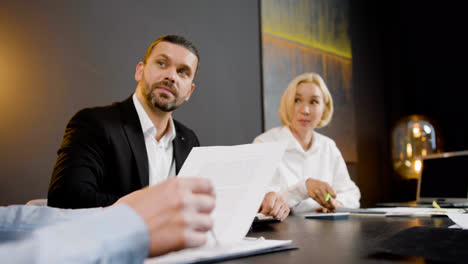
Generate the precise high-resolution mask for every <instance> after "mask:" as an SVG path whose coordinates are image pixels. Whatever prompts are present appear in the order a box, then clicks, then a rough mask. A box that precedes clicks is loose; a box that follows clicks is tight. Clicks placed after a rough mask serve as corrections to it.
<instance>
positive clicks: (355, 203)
mask: <svg viewBox="0 0 468 264" xmlns="http://www.w3.org/2000/svg"><path fill="white" fill-rule="evenodd" d="M283 140H285V141H288V146H287V148H286V152H285V154H284V156H283V160H282V162H281V164H280V166H279V168H278V169H277V170H276V172H275V175H274V176H273V179H272V182H271V183H270V186H269V190H270V191H275V192H283V193H287V196H288V203H289V207H290V208H291V209H292V212H294V213H300V212H306V211H311V210H314V209H316V208H319V207H321V206H320V204H318V203H317V202H316V201H315V200H313V199H312V198H310V197H309V196H308V194H307V187H306V185H305V182H306V180H307V179H308V178H312V179H316V180H320V181H324V182H327V183H328V184H330V186H331V187H332V188H333V189H334V190H335V192H336V195H337V196H336V200H338V201H340V202H342V203H343V205H344V207H348V208H358V207H359V199H360V198H361V193H360V191H359V188H358V187H357V186H356V184H355V183H354V182H353V181H352V180H351V178H350V177H349V173H348V169H347V168H346V164H345V162H344V159H343V157H342V156H341V152H340V151H339V150H338V148H337V147H336V144H335V142H334V141H333V140H332V139H331V138H329V137H327V136H325V135H322V134H319V133H317V132H315V131H314V136H313V142H312V146H311V147H310V148H309V150H307V151H304V149H303V148H302V146H301V144H300V143H299V142H298V141H297V140H296V138H295V137H294V135H293V134H292V132H291V131H290V130H289V128H288V127H276V128H272V129H270V130H268V131H266V132H265V133H263V134H261V135H259V136H258V137H256V138H255V140H254V142H253V143H263V142H272V141H283Z"/></svg>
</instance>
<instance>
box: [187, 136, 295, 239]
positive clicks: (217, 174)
mask: <svg viewBox="0 0 468 264" xmlns="http://www.w3.org/2000/svg"><path fill="white" fill-rule="evenodd" d="M285 149H286V144H285V143H264V144H246V145H237V146H227V147H225V146H215V147H196V148H193V149H192V151H191V152H190V154H189V156H188V157H187V159H186V160H185V163H184V165H183V166H182V168H181V170H180V172H179V175H178V177H182V178H183V177H201V178H207V179H210V180H211V182H212V183H213V186H214V189H215V193H216V207H215V209H214V210H213V213H212V217H213V220H214V228H213V231H214V233H215V235H216V238H217V240H218V242H219V243H221V244H226V243H232V242H236V241H240V240H241V239H242V238H244V237H245V235H246V234H247V232H248V231H249V228H250V225H251V224H252V221H253V220H254V218H255V215H256V213H257V211H258V208H259V207H260V205H261V203H262V201H263V196H264V195H265V191H266V187H267V184H268V183H269V182H270V181H271V178H272V177H273V174H274V172H275V170H276V168H277V167H278V165H279V163H280V161H281V158H282V157H283V154H284V151H285Z"/></svg>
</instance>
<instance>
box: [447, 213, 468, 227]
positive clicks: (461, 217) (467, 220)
mask: <svg viewBox="0 0 468 264" xmlns="http://www.w3.org/2000/svg"><path fill="white" fill-rule="evenodd" d="M447 216H448V217H449V218H450V219H451V220H452V221H453V222H455V224H457V225H458V226H459V228H463V229H468V214H456V213H452V214H447Z"/></svg>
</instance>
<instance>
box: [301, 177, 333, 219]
mask: <svg viewBox="0 0 468 264" xmlns="http://www.w3.org/2000/svg"><path fill="white" fill-rule="evenodd" d="M305 184H306V187H307V194H308V195H309V197H310V198H312V199H314V200H315V201H317V203H319V204H320V205H321V206H322V207H323V208H325V209H328V210H330V211H333V210H335V208H336V207H335V204H334V203H333V202H332V199H330V200H328V201H325V197H326V196H327V193H330V195H331V197H333V198H336V193H335V190H333V188H332V187H331V186H330V185H329V184H328V183H326V182H323V181H319V180H314V179H310V178H309V179H307V181H306V183H305Z"/></svg>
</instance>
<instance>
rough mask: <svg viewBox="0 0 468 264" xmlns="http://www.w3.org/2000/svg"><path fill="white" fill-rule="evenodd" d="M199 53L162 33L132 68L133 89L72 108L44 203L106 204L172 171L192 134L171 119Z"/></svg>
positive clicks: (192, 142)
mask: <svg viewBox="0 0 468 264" xmlns="http://www.w3.org/2000/svg"><path fill="white" fill-rule="evenodd" d="M198 62H199V56H198V51H197V49H196V47H195V46H194V45H193V44H192V43H191V42H189V41H188V40H186V39H185V38H183V37H180V36H176V35H165V36H163V37H161V38H159V39H157V40H155V41H154V42H153V43H152V44H151V46H150V47H149V48H148V50H147V52H146V55H145V58H144V60H143V61H141V62H139V63H138V65H137V67H136V72H135V80H136V81H137V82H138V86H137V87H136V90H135V93H134V94H132V95H131V96H130V97H129V98H128V99H126V100H124V101H122V102H118V103H114V104H112V105H109V106H104V107H95V108H87V109H83V110H80V111H78V112H77V113H76V114H75V115H74V116H73V117H72V118H71V120H70V121H69V123H68V124H67V127H66V130H65V135H64V137H63V141H62V145H61V146H60V148H59V150H58V151H57V154H58V158H57V162H56V164H55V167H54V170H53V174H52V178H51V182H50V185H49V192H48V197H47V198H48V205H49V206H52V207H61V208H86V207H104V206H109V205H111V204H113V203H115V202H116V201H117V200H118V199H119V198H120V197H122V196H124V195H126V194H128V193H131V192H133V191H135V190H138V189H141V188H143V187H145V186H148V185H154V184H157V183H160V182H162V181H164V180H165V179H167V178H168V177H172V176H175V175H176V174H177V173H178V172H179V170H180V168H181V167H182V164H183V163H184V161H185V159H186V158H187V156H188V154H189V152H190V150H191V149H192V148H193V147H195V146H199V145H200V144H199V141H198V139H197V136H196V135H195V133H194V132H193V131H192V130H190V129H189V128H187V127H185V126H184V125H182V124H181V123H179V122H177V121H176V120H174V119H172V115H171V114H172V111H174V110H175V109H176V108H177V107H179V106H180V105H182V104H183V103H184V102H185V101H187V100H188V99H189V98H190V95H191V94H192V92H193V90H194V88H195V84H194V83H193V80H194V77H195V74H196V71H197V68H198Z"/></svg>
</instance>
